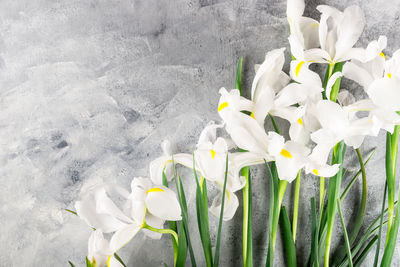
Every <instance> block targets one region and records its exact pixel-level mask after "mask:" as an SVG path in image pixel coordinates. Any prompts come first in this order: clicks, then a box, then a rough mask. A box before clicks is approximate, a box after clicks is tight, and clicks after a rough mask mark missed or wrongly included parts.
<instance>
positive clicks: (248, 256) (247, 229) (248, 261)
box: [240, 167, 253, 267]
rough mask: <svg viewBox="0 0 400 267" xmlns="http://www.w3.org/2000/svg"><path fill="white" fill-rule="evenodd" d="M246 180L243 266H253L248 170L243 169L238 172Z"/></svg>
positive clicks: (244, 189)
mask: <svg viewBox="0 0 400 267" xmlns="http://www.w3.org/2000/svg"><path fill="white" fill-rule="evenodd" d="M240 173H241V175H242V176H244V177H245V179H246V185H245V186H244V188H243V235H242V236H243V240H242V242H243V243H242V246H243V266H244V267H252V266H253V235H252V192H251V178H250V168H249V167H244V168H242V170H241V171H240Z"/></svg>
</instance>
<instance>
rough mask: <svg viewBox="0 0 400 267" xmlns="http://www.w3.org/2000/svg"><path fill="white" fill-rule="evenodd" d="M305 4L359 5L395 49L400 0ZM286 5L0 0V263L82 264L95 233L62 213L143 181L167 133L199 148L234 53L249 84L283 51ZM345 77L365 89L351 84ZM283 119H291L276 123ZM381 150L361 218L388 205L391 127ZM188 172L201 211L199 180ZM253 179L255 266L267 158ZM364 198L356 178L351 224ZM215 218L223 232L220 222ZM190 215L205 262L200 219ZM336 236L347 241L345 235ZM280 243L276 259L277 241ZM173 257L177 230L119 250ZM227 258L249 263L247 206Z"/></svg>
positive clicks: (134, 259) (147, 261)
mask: <svg viewBox="0 0 400 267" xmlns="http://www.w3.org/2000/svg"><path fill="white" fill-rule="evenodd" d="M308 2H309V3H307V8H306V15H309V16H312V17H314V18H317V17H318V13H317V12H316V11H315V7H316V6H317V5H319V4H330V5H335V6H337V7H338V8H340V9H343V8H344V7H346V6H348V5H351V4H358V5H360V6H361V7H362V9H363V10H364V12H365V16H366V19H367V25H366V31H365V32H364V34H363V35H362V38H361V40H360V45H366V44H367V43H368V42H369V41H371V40H373V39H376V38H377V37H378V35H379V34H384V35H387V36H388V43H389V48H388V49H386V53H387V54H389V55H390V54H391V53H392V52H393V51H394V50H396V49H397V48H398V47H400V37H399V36H400V27H399V26H400V22H399V16H400V2H396V1H384V0H377V1H362V0H358V1H353V0H340V1H318V0H313V1H308ZM285 10H286V1H284V0H268V1H222V0H221V1H218V0H215V1H213V0H199V1H196V0H190V1H189V0H186V1H184V0H174V1H171V0H163V1H161V0H140V1H134V0H130V1H129V0H125V1H123V0H119V1H118V0H91V1H90V0H87V1H82V0H68V1H61V0H57V1H54V0H38V1H32V0H18V1H16V0H2V1H1V2H0V56H1V60H0V62H1V64H0V183H1V186H0V218H1V219H0V222H1V226H0V240H1V243H0V251H1V252H0V266H66V265H67V260H72V261H73V262H74V263H76V264H77V266H80V265H83V262H84V257H85V254H86V251H87V238H88V236H89V234H90V231H91V230H90V228H89V227H87V226H86V225H85V223H84V222H83V221H81V220H80V219H79V218H76V217H74V216H73V215H71V214H68V213H66V212H65V211H63V209H64V208H73V203H74V200H75V199H76V197H77V195H78V193H79V190H80V188H81V186H82V184H83V183H85V182H88V181H93V180H96V179H98V180H100V179H103V180H104V181H108V182H119V183H122V184H124V185H128V184H129V182H130V180H131V179H132V177H134V176H147V175H148V167H147V166H148V163H149V162H150V161H151V159H153V158H154V157H156V156H158V155H160V153H161V149H160V147H159V143H160V142H161V140H162V139H170V140H171V141H172V142H173V143H175V144H176V147H177V150H179V151H185V152H190V151H191V149H192V148H193V146H194V144H195V143H196V140H197V138H198V135H199V132H200V131H201V129H202V127H203V126H204V125H205V124H206V123H207V122H208V121H209V120H212V119H214V120H218V115H217V113H216V106H217V102H218V97H219V95H218V89H219V88H220V87H221V86H226V87H227V88H232V87H233V86H234V75H235V64H236V60H237V58H238V57H239V56H244V64H245V65H244V66H245V71H244V72H245V75H246V81H245V87H246V88H249V85H250V83H251V79H252V77H253V75H254V73H253V65H254V64H255V63H260V62H262V60H263V57H264V54H265V53H266V52H267V51H268V50H270V49H273V48H278V47H282V46H283V47H288V42H287V36H288V25H287V22H286V18H285ZM287 56H288V54H287ZM286 69H287V65H286ZM347 86H348V87H349V88H351V90H352V91H353V92H355V93H356V94H357V95H358V96H362V92H361V90H360V89H356V86H355V85H354V84H350V83H347ZM268 127H270V125H268ZM281 127H287V125H286V124H284V123H282V122H281ZM374 147H376V148H377V152H376V153H375V156H374V157H373V159H372V160H371V162H370V164H369V165H368V168H367V174H368V189H369V191H368V209H367V214H366V223H368V222H370V221H371V220H372V219H373V218H375V217H376V216H377V214H378V212H379V209H380V205H381V199H382V194H383V186H384V135H383V134H381V135H380V136H379V138H368V139H367V141H366V142H365V144H364V145H363V147H362V151H363V152H365V154H366V153H367V152H368V151H370V150H371V149H372V148H374ZM349 157H350V158H349V159H350V160H349V163H348V164H347V166H349V167H351V166H352V167H355V166H357V165H356V163H357V162H356V160H355V157H354V153H353V152H351V151H350V152H349ZM181 172H182V174H183V176H184V177H185V181H184V182H185V186H186V188H187V189H186V190H187V194H188V200H189V201H190V204H189V208H190V209H191V211H192V214H193V210H194V208H195V206H194V202H193V198H194V186H193V177H192V176H191V175H190V172H188V171H185V170H181ZM252 175H253V187H254V194H253V199H254V211H253V212H254V219H253V220H254V257H255V266H262V265H263V264H264V255H265V250H266V248H265V244H266V225H267V214H268V208H267V203H268V194H267V192H268V186H267V185H268V183H267V182H268V180H267V178H266V175H265V169H264V168H262V167H260V168H254V169H253V172H252ZM303 181H304V183H303V185H302V188H301V210H300V219H299V220H300V223H299V226H300V229H301V230H300V231H299V235H298V246H299V247H298V251H299V260H300V261H301V262H304V260H305V257H306V255H307V253H308V251H309V239H310V224H309V215H310V212H309V198H310V197H311V196H314V195H315V194H317V188H318V181H317V180H316V179H315V178H314V177H304V178H303ZM347 181H348V177H346V179H345V183H346V182H347ZM211 195H212V194H211ZM239 195H240V194H239ZM291 199H292V196H291V190H288V193H287V200H291ZM359 199H360V185H359V184H357V185H356V186H355V187H354V189H353V190H352V191H351V193H350V194H349V198H348V200H349V201H348V202H346V203H345V204H344V207H345V211H344V215H345V217H346V220H347V221H351V220H354V216H355V215H356V210H357V205H358V203H359V202H358V201H359ZM211 221H212V222H211V224H212V227H213V231H214V230H215V225H216V220H215V218H214V217H213V218H212V219H211ZM191 222H192V227H193V229H194V231H192V232H193V233H194V234H193V237H192V238H193V240H194V241H195V242H196V245H195V248H196V249H195V250H196V256H197V259H198V261H199V262H200V261H201V259H202V253H201V250H200V247H199V242H198V241H199V238H198V236H197V233H196V230H195V229H196V222H195V219H194V217H191ZM337 226H338V227H337V228H338V229H340V226H339V224H338V225H337ZM214 232H215V231H214ZM213 241H215V236H214V239H213ZM338 241H339V242H340V244H341V245H343V240H342V239H341V236H339V240H338ZM399 249H400V246H398V248H397V250H396V255H395V257H396V259H395V260H394V262H398V261H399ZM277 251H278V252H277V261H276V262H277V263H278V262H279V264H277V266H281V265H282V264H283V261H282V256H281V254H280V252H279V251H281V249H280V241H279V240H278V249H277ZM171 254H172V247H171V243H170V239H169V238H167V237H164V238H162V240H160V241H154V240H149V239H145V238H144V236H143V235H142V234H140V235H139V236H137V237H136V239H135V241H133V242H132V244H130V245H129V246H127V247H126V248H124V249H123V251H122V252H121V255H122V257H123V258H124V259H125V260H126V261H127V262H128V263H129V264H128V265H129V266H160V264H161V263H164V262H166V263H168V264H170V263H171V261H172V257H171ZM279 258H280V259H279ZM371 260H372V257H371V256H369V258H368V262H370V263H371ZM221 262H222V264H221V265H222V266H240V264H241V211H240V210H238V212H237V214H236V216H235V217H234V219H233V220H232V221H230V222H228V223H225V224H224V226H223V243H222V259H221ZM397 264H398V263H397ZM200 265H202V264H200ZM365 265H366V266H369V265H370V264H365Z"/></svg>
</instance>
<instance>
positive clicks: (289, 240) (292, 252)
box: [280, 206, 297, 267]
mask: <svg viewBox="0 0 400 267" xmlns="http://www.w3.org/2000/svg"><path fill="white" fill-rule="evenodd" d="M280 221H281V227H282V233H283V240H284V246H285V254H286V263H287V266H289V267H297V260H296V246H295V244H294V240H293V235H292V230H291V225H290V220H289V215H288V214H287V211H286V208H285V206H282V207H281V214H280Z"/></svg>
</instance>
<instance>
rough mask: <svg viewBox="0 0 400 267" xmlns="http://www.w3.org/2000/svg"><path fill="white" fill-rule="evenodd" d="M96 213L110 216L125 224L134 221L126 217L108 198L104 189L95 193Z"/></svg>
mask: <svg viewBox="0 0 400 267" xmlns="http://www.w3.org/2000/svg"><path fill="white" fill-rule="evenodd" d="M95 199H96V212H97V213H99V214H108V215H111V216H112V217H115V218H117V219H119V220H121V221H123V222H125V223H131V222H132V220H131V219H130V218H129V217H128V216H126V215H125V214H124V213H123V212H122V211H121V210H120V209H119V208H118V207H117V205H115V203H114V202H113V201H112V200H111V199H110V198H109V197H108V196H107V194H106V191H105V190H104V189H103V188H99V190H96V192H95Z"/></svg>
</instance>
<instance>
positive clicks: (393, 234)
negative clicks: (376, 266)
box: [381, 185, 400, 267]
mask: <svg viewBox="0 0 400 267" xmlns="http://www.w3.org/2000/svg"><path fill="white" fill-rule="evenodd" d="M397 199H398V200H397V205H396V206H397V207H396V216H395V218H394V223H393V225H392V228H391V229H390V232H389V233H388V236H389V238H388V239H387V240H388V242H387V244H386V247H385V251H384V253H383V257H382V262H381V267H389V266H390V265H391V262H392V258H393V254H394V249H395V248H396V244H397V234H398V232H399V225H400V201H399V200H400V185H399V189H398V196H397ZM388 221H389V220H388Z"/></svg>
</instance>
